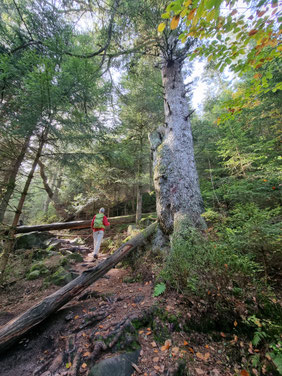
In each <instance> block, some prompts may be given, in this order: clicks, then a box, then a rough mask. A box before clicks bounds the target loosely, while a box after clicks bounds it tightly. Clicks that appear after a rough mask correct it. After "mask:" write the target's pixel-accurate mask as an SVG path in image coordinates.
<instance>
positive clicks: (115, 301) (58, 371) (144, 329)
mask: <svg viewBox="0 0 282 376" xmlns="http://www.w3.org/2000/svg"><path fill="white" fill-rule="evenodd" d="M111 235H113V234H111V233H109V234H108V236H111ZM91 242H92V239H91V238H90V239H88V244H87V245H88V247H89V253H88V254H84V261H83V262H81V263H77V264H75V265H74V266H73V269H74V270H75V271H76V272H78V273H81V272H82V271H83V270H85V269H87V268H90V267H93V266H94V264H95V265H97V263H100V262H102V261H103V260H104V259H105V258H106V257H107V255H105V254H103V253H100V255H99V259H98V260H97V261H95V262H93V260H92V253H91V250H92V243H91ZM57 289H58V287H57V286H54V285H50V286H49V287H48V288H45V289H43V288H42V281H41V280H40V279H38V280H33V281H27V280H25V279H22V280H18V281H14V282H13V283H12V284H10V285H9V286H7V287H5V288H4V289H0V328H1V326H3V325H5V323H7V322H8V321H9V320H11V319H12V318H14V317H16V316H17V315H19V314H21V313H23V312H24V311H25V310H27V309H28V308H30V307H31V306H33V305H34V304H35V303H37V302H39V301H40V300H41V299H43V298H44V297H46V296H48V295H50V294H51V293H53V292H55V291H56V290H57ZM153 290H154V275H153V274H150V273H147V276H146V278H145V280H142V281H138V280H134V278H133V274H132V270H131V268H130V267H116V268H114V269H111V270H110V271H109V272H108V273H107V274H106V275H104V276H103V277H102V278H101V279H99V280H98V281H97V282H95V283H94V284H93V285H91V286H90V287H88V288H87V289H86V290H85V291H84V292H82V293H81V294H80V295H79V296H77V297H76V298H74V299H73V300H72V301H70V302H69V303H68V304H66V305H65V306H64V307H63V308H62V309H60V310H59V311H58V312H56V313H55V314H53V315H51V317H50V318H49V319H48V320H46V321H45V322H44V323H43V324H40V326H39V327H37V328H35V329H33V330H32V331H31V332H30V333H29V334H28V335H26V336H25V337H24V338H23V339H22V340H21V341H20V342H19V343H18V344H17V345H16V346H14V347H13V348H11V349H10V350H9V351H8V352H7V353H5V354H2V355H0V375H1V376H31V375H32V376H38V375H41V376H53V375H64V376H75V375H88V374H89V375H90V373H91V372H90V369H91V367H93V364H95V363H97V362H100V361H101V360H102V359H105V358H109V357H113V356H115V355H117V354H118V353H120V352H124V351H128V349H131V351H132V350H134V349H138V348H139V349H140V354H139V358H138V362H136V364H135V363H134V364H133V369H132V372H133V373H132V374H133V375H136V376H137V375H143V376H157V375H188V374H189V375H190V376H194V375H195V376H197V375H199V376H201V375H210V376H231V375H241V374H242V375H243V374H244V373H241V372H243V370H242V367H241V365H240V356H239V357H238V356H237V355H236V352H237V351H238V353H239V348H240V345H239V343H240V341H239V340H238V338H237V339H236V341H234V337H232V338H231V337H229V338H228V335H226V334H224V333H222V332H219V333H215V332H213V333H201V332H198V331H196V330H193V328H189V330H187V328H184V325H185V324H184V323H186V322H187V320H188V321H189V318H190V317H191V315H193V312H191V310H193V309H194V308H193V304H190V306H191V308H190V309H188V308H187V302H184V300H183V297H182V296H181V295H176V294H169V293H166V295H165V296H159V297H154V296H153ZM153 307H155V308H153ZM156 307H157V308H156ZM184 329H185V330H184ZM235 337H236V336H235ZM232 341H233V343H232ZM235 342H236V344H235ZM234 346H235V347H234ZM236 346H237V347H236ZM236 349H237V350H236ZM231 354H233V355H232V356H231ZM234 354H235V357H234ZM236 357H237V358H238V359H237V362H236V361H234V359H235V358H236ZM182 368H183V369H184V368H185V369H186V371H183V373H181V372H182V371H181V369H182ZM92 372H93V371H92ZM188 372H189V373H188ZM91 374H92V373H91ZM93 375H95V373H93ZM113 376H115V375H114V374H113Z"/></svg>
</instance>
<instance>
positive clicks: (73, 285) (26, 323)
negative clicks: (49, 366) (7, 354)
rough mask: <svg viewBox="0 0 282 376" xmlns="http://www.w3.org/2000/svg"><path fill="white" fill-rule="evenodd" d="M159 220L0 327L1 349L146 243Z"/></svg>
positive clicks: (7, 346)
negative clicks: (94, 265) (101, 260)
mask: <svg viewBox="0 0 282 376" xmlns="http://www.w3.org/2000/svg"><path fill="white" fill-rule="evenodd" d="M156 227H157V222H154V223H152V224H151V225H150V226H148V227H147V228H146V229H145V230H143V231H142V232H141V233H140V234H138V235H136V236H134V237H133V238H132V239H130V240H129V241H128V242H126V243H124V244H123V245H122V246H121V247H119V249H118V250H117V251H116V252H115V253H114V254H113V255H111V256H110V257H108V258H107V259H106V260H105V261H103V262H101V263H100V264H99V265H97V266H96V267H94V268H92V269H88V270H85V271H84V272H83V273H82V274H80V276H78V277H77V278H75V279H74V280H73V281H71V282H70V283H68V284H67V285H65V286H64V287H62V288H61V289H59V290H58V291H56V292H55V293H53V294H52V295H49V296H48V297H47V298H45V299H43V300H42V301H41V302H39V303H38V304H36V305H35V306H33V307H31V308H30V309H29V310H27V311H26V312H25V313H23V314H22V315H20V316H18V317H16V318H15V319H13V320H11V321H9V322H8V323H7V324H6V325H5V326H4V327H3V328H2V329H1V330H0V353H1V352H3V351H5V350H7V349H8V348H9V347H10V346H11V345H13V344H14V343H15V342H17V341H18V340H19V339H20V338H21V337H22V336H23V335H24V334H26V333H27V332H28V331H29V330H30V329H32V328H34V327H35V326H36V325H38V324H40V323H41V322H42V321H43V320H45V319H46V318H47V317H48V316H50V315H51V314H52V313H53V312H55V311H57V310H58V309H59V308H61V307H62V306H64V305H65V304H66V303H67V302H68V301H70V300H71V299H73V298H74V297H75V296H77V295H78V294H80V293H81V292H82V291H83V290H84V289H86V288H87V287H88V286H89V285H91V284H92V283H93V282H95V281H97V279H99V278H101V277H102V276H103V275H104V274H106V273H107V272H108V271H109V270H110V269H112V268H113V267H114V266H115V265H116V264H118V263H119V262H120V261H121V260H122V259H123V258H124V257H125V256H127V255H128V253H129V252H131V251H132V250H133V249H134V248H136V247H138V246H140V245H142V244H143V242H144V240H145V239H146V238H148V237H149V236H150V235H151V234H152V233H153V232H154V231H155V229H156Z"/></svg>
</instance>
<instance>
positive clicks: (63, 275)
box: [48, 266, 73, 286]
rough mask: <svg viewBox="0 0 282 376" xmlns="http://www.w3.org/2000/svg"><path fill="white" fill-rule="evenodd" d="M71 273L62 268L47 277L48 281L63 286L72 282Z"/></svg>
mask: <svg viewBox="0 0 282 376" xmlns="http://www.w3.org/2000/svg"><path fill="white" fill-rule="evenodd" d="M72 279H73V278H72V275H71V273H69V272H67V271H66V270H65V269H64V268H63V267H62V266H61V267H60V268H59V269H58V270H57V271H56V272H55V273H53V274H52V275H51V276H50V277H49V279H48V280H49V281H50V282H51V283H53V284H54V285H57V286H64V285H66V284H67V283H69V282H70V281H72Z"/></svg>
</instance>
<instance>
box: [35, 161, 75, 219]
mask: <svg viewBox="0 0 282 376" xmlns="http://www.w3.org/2000/svg"><path fill="white" fill-rule="evenodd" d="M38 164H39V167H40V176H41V179H42V182H43V185H44V188H45V191H46V192H47V194H48V197H49V198H50V200H51V201H52V202H53V204H54V208H55V210H56V213H57V215H58V216H59V217H61V218H63V219H66V218H67V217H68V215H69V214H68V212H67V211H66V210H65V208H64V204H62V203H61V202H60V200H59V198H58V196H57V195H55V193H54V192H53V191H52V189H51V187H50V186H49V184H48V180H47V176H46V175H45V166H44V164H43V163H42V162H41V161H40V160H39V161H38Z"/></svg>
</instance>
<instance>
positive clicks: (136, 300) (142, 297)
mask: <svg viewBox="0 0 282 376" xmlns="http://www.w3.org/2000/svg"><path fill="white" fill-rule="evenodd" d="M144 299H145V295H136V296H135V298H134V299H133V302H134V303H141V302H143V300H144Z"/></svg>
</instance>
